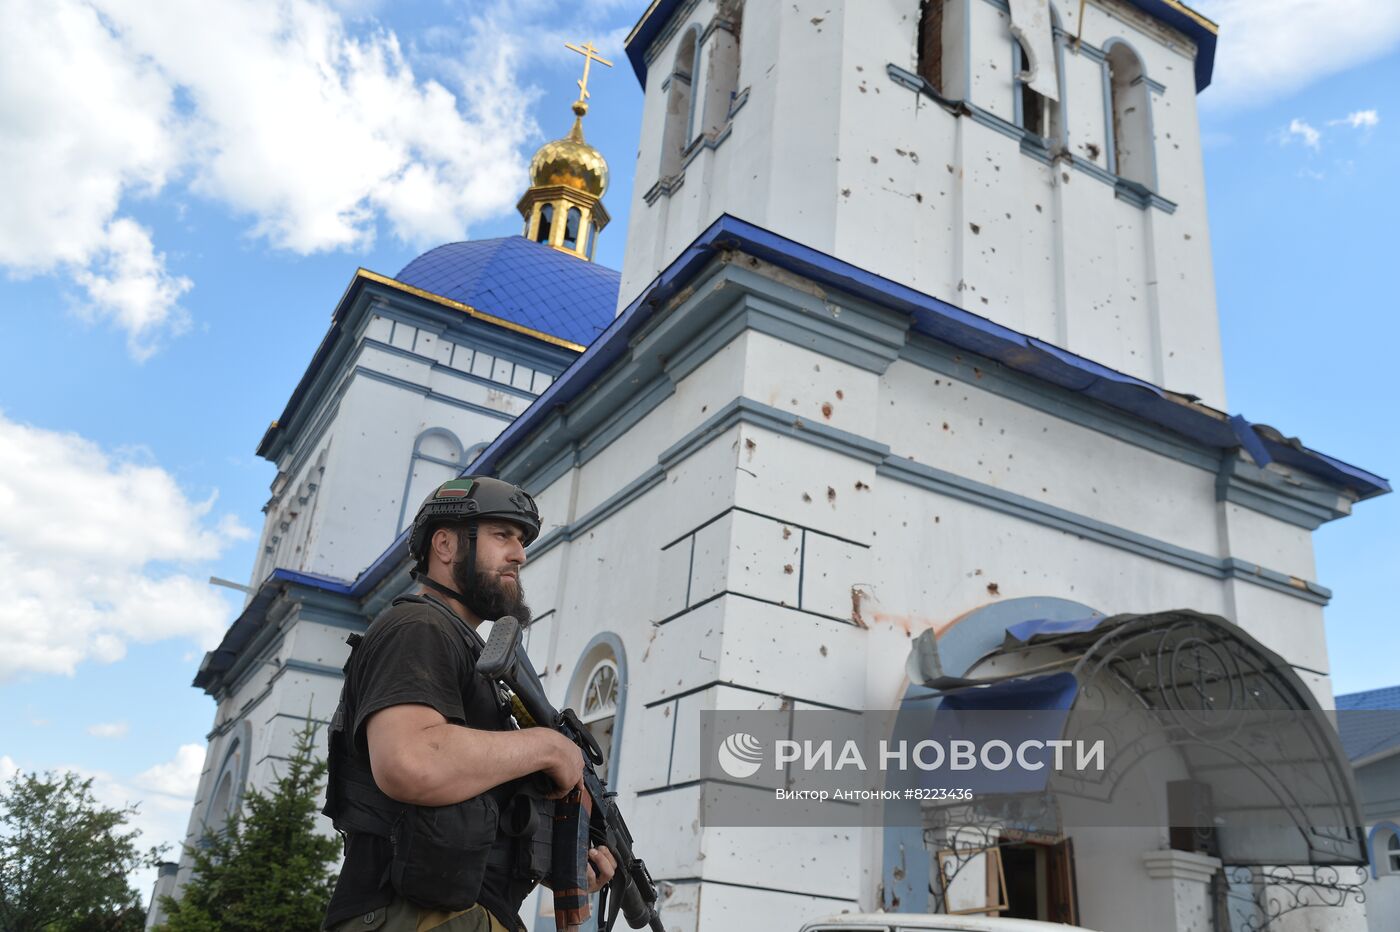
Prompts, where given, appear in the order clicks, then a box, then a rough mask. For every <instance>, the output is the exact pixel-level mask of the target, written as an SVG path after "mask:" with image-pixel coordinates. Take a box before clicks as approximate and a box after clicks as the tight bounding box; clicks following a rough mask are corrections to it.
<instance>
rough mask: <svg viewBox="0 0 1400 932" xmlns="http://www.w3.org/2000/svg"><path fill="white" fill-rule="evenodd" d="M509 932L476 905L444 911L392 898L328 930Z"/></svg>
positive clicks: (341, 931) (362, 931) (493, 917)
mask: <svg viewBox="0 0 1400 932" xmlns="http://www.w3.org/2000/svg"><path fill="white" fill-rule="evenodd" d="M429 930H435V932H511V930H510V929H508V928H506V927H505V926H503V925H501V921H500V920H499V919H497V918H496V917H495V916H493V915H491V913H490V912H488V911H487V909H486V907H485V906H482V905H481V904H479V903H478V904H477V905H476V906H473V907H472V908H471V909H468V910H463V911H462V912H456V913H446V912H443V911H441V910H436V909H419V908H418V907H417V906H414V905H413V904H411V903H409V902H407V901H405V900H395V901H394V902H392V903H390V904H389V905H388V906H382V907H380V908H379V909H376V910H374V911H373V912H368V913H365V914H364V915H363V916H355V917H354V918H353V919H346V920H345V921H344V922H341V923H338V924H336V925H334V926H332V927H331V930H330V932H429Z"/></svg>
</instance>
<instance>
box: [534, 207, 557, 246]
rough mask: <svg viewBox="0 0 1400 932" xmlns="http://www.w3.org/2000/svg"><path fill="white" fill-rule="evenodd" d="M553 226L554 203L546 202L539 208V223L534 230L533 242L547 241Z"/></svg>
mask: <svg viewBox="0 0 1400 932" xmlns="http://www.w3.org/2000/svg"><path fill="white" fill-rule="evenodd" d="M553 227H554V205H553V204H546V205H544V206H543V207H541V208H540V225H539V228H538V229H537V230H535V242H537V243H547V242H549V232H550V230H551V229H553Z"/></svg>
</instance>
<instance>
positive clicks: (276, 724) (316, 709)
mask: <svg viewBox="0 0 1400 932" xmlns="http://www.w3.org/2000/svg"><path fill="white" fill-rule="evenodd" d="M303 608H304V607H303V606H296V605H286V604H284V605H282V606H275V609H281V611H280V612H279V614H281V616H282V617H281V618H280V623H274V624H273V625H272V630H270V631H269V632H268V635H267V636H266V639H265V640H260V641H259V642H258V643H259V644H260V649H258V650H256V651H254V652H252V653H253V661H252V663H251V664H250V666H249V669H248V671H247V673H246V675H244V676H243V677H241V678H240V679H239V680H238V681H237V682H235V683H234V685H233V688H232V690H231V691H229V692H228V693H226V694H225V695H224V696H222V697H221V698H220V700H219V703H218V707H217V709H216V711H215V716H214V727H213V729H212V730H211V731H210V734H209V747H208V750H207V752H206V754H205V759H204V770H203V771H202V772H201V774H200V779H199V789H198V791H197V793H196V796H195V802H194V807H193V809H192V810H191V813H190V822H189V827H188V829H187V830H186V837H185V840H184V842H183V845H184V846H185V847H188V846H193V845H195V844H197V843H198V841H199V839H200V837H201V836H202V835H203V834H204V833H205V831H206V830H207V829H208V828H209V827H211V825H217V824H221V821H220V820H221V819H222V818H223V817H224V816H223V814H221V813H218V812H213V811H211V802H212V801H213V799H214V796H215V794H216V792H217V790H218V784H219V783H220V782H221V780H222V777H223V774H224V772H225V771H228V772H229V773H230V774H231V775H232V778H233V784H232V785H233V787H234V788H235V793H234V795H233V796H232V797H231V803H232V807H233V808H235V809H236V808H237V806H238V805H240V804H241V803H240V801H241V799H242V796H243V794H244V793H245V792H246V787H249V786H251V787H258V788H260V789H262V790H263V791H265V792H266V791H270V790H271V788H272V785H273V784H274V783H275V781H276V778H277V774H278V773H280V772H282V770H281V768H283V767H284V766H285V764H284V762H285V761H286V760H287V758H289V757H290V756H291V754H292V752H293V750H294V749H295V747H296V736H297V733H298V732H299V731H300V730H301V729H302V728H303V727H305V724H306V719H307V717H308V716H310V718H311V721H312V722H313V723H314V724H316V725H317V726H318V729H319V730H318V731H317V734H316V744H317V748H318V752H319V754H320V755H321V756H324V753H325V747H326V728H327V726H328V723H329V722H330V720H331V716H332V715H333V714H334V713H335V707H336V703H337V702H338V701H339V698H340V685H341V678H340V671H341V668H342V667H343V666H344V664H345V660H346V658H347V657H348V656H349V654H350V648H349V647H348V645H346V643H345V636H346V634H348V633H349V632H348V629H347V628H346V627H344V626H343V625H342V624H335V623H329V622H327V621H325V620H320V621H318V620H317V617H316V615H315V610H314V609H313V610H312V611H311V617H307V615H306V614H304V612H303ZM231 753H233V754H236V755H237V756H238V758H239V760H238V761H237V762H236V763H235V762H234V761H232V760H230V754H231ZM322 801H324V792H323V795H322ZM317 828H318V829H319V830H320V831H322V832H324V833H325V834H327V835H330V834H332V833H333V829H332V827H331V824H330V821H329V820H327V819H320V818H318V819H317ZM178 860H179V865H180V869H179V873H178V875H177V880H176V882H177V884H179V885H180V886H183V885H184V884H185V883H186V882H188V880H189V877H190V871H191V868H192V860H191V858H190V857H189V855H188V854H187V853H186V852H185V851H184V850H183V849H182V850H181V852H179V855H178Z"/></svg>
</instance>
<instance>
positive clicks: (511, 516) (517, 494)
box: [408, 476, 540, 566]
mask: <svg viewBox="0 0 1400 932" xmlns="http://www.w3.org/2000/svg"><path fill="white" fill-rule="evenodd" d="M481 518H495V519H497V520H501V521H510V522H512V523H514V524H518V525H520V527H521V529H522V530H524V532H525V541H524V543H525V546H527V547H528V546H530V544H532V543H533V542H534V540H535V538H537V537H539V536H540V511H539V509H538V508H536V507H535V500H534V499H533V498H531V497H530V493H528V492H526V491H525V490H524V489H522V488H520V487H519V486H515V485H511V484H510V483H509V482H503V481H501V480H500V479H493V478H491V477H490V476H463V477H462V478H460V479H449V480H448V481H446V482H444V483H443V484H442V485H440V486H438V487H437V488H436V489H434V490H433V491H432V494H430V495H429V496H428V497H427V498H426V499H424V500H423V504H422V505H421V506H419V508H418V514H417V516H416V517H415V518H414V519H413V534H412V535H411V536H410V537H409V539H408V555H409V557H410V558H411V559H412V560H413V561H414V562H415V563H416V564H418V565H419V566H422V565H423V564H424V563H425V562H426V561H427V558H428V541H429V540H430V539H431V538H432V536H433V531H434V530H435V529H436V528H437V527H438V526H440V525H443V524H459V523H461V522H463V521H475V520H477V519H481ZM473 536H475V535H473Z"/></svg>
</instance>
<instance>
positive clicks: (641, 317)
mask: <svg viewBox="0 0 1400 932" xmlns="http://www.w3.org/2000/svg"><path fill="white" fill-rule="evenodd" d="M728 251H740V252H743V253H746V254H748V255H752V256H754V257H755V258H758V259H762V260H764V261H766V262H769V263H771V264H773V265H776V266H778V267H781V268H783V269H785V270H787V271H789V272H793V273H795V274H798V275H801V276H803V277H805V278H808V279H810V280H812V281H814V282H816V283H818V284H820V285H823V286H826V287H830V288H833V289H835V290H837V291H840V292H844V293H846V294H849V295H851V296H853V297H857V298H862V299H864V300H867V301H870V302H872V303H875V304H878V305H882V306H884V307H889V308H893V309H896V310H901V311H904V312H905V313H908V314H910V315H911V317H912V319H913V323H912V327H911V329H913V330H914V331H916V332H919V333H922V334H925V335H926V336H929V337H932V338H934V339H937V340H940V341H942V342H944V343H947V344H949V345H951V346H955V347H958V348H960V349H964V350H966V351H968V352H972V353H977V354H979V355H982V356H985V357H987V358H989V359H992V360H995V361H997V362H999V363H1001V364H1002V365H1004V366H1006V367H1007V368H1008V369H1012V370H1015V371H1019V372H1024V373H1027V374H1029V375H1031V376H1033V377H1035V378H1038V379H1041V380H1043V381H1046V382H1049V383H1051V384H1054V385H1058V386H1060V387H1062V388H1065V389H1069V390H1071V391H1075V392H1078V393H1080V394H1082V395H1085V396H1087V397H1089V398H1093V399H1095V400H1096V401H1099V402H1101V403H1103V404H1105V405H1108V406H1110V407H1113V408H1116V409H1118V410H1120V411H1124V412H1126V413H1128V414H1131V415H1133V416H1136V417H1140V418H1142V419H1143V420H1145V421H1148V422H1150V423H1153V424H1156V425H1158V426H1160V427H1163V428H1166V429H1168V430H1171V431H1173V432H1175V433H1178V434H1181V435H1183V436H1185V437H1188V438H1191V439H1194V440H1196V441H1198V442H1200V443H1202V444H1204V445H1206V446H1209V447H1214V448H1216V449H1221V450H1233V449H1236V448H1240V447H1243V448H1245V449H1246V450H1248V451H1249V452H1250V454H1251V455H1252V456H1253V457H1254V458H1255V460H1256V462H1260V465H1264V462H1262V461H1260V459H1259V458H1260V456H1261V455H1262V456H1264V457H1266V459H1273V460H1277V461H1279V462H1280V463H1282V464H1284V465H1286V466H1289V467H1291V468H1293V469H1297V470H1299V471H1300V472H1306V473H1309V474H1311V475H1314V476H1317V477H1318V478H1321V479H1323V480H1325V481H1327V482H1331V483H1333V484H1335V485H1338V486H1341V487H1343V488H1345V489H1347V490H1349V491H1351V492H1352V494H1354V495H1355V496H1356V497H1357V500H1364V499H1367V498H1372V497H1374V496H1376V495H1383V494H1385V493H1387V492H1389V491H1390V483H1389V482H1387V481H1386V480H1385V479H1383V478H1381V477H1380V476H1377V475H1375V474H1373V473H1370V472H1367V471H1366V470H1364V469H1360V468H1359V467H1356V466H1352V465H1349V464H1347V463H1344V462H1342V461H1341V460H1338V459H1334V458H1333V457H1330V456H1326V455H1325V454H1322V453H1318V452H1316V451H1314V450H1310V449H1308V448H1307V447H1304V446H1303V445H1302V444H1300V443H1296V442H1291V441H1284V442H1279V441H1278V440H1275V439H1272V436H1266V434H1269V435H1277V432H1276V431H1273V430H1272V429H1267V428H1266V429H1265V430H1264V432H1261V431H1260V429H1259V428H1257V427H1256V426H1255V425H1252V424H1250V423H1249V422H1248V421H1247V420H1245V419H1244V418H1243V417H1240V416H1238V415H1237V416H1234V417H1231V416H1229V415H1227V414H1225V413H1223V412H1220V411H1217V410H1215V409H1214V408H1211V407H1209V406H1207V405H1204V404H1201V403H1200V402H1198V401H1194V400H1192V399H1191V398H1189V397H1187V396H1185V395H1181V394H1178V393H1175V392H1170V391H1167V390H1165V389H1162V388H1160V387H1158V386H1156V385H1153V384H1152V383H1150V382H1144V381H1143V380H1141V379H1137V378H1134V377H1133V376H1130V375H1126V374H1124V373H1122V372H1118V371H1116V370H1114V369H1110V368H1108V367H1107V366H1103V365H1101V364H1099V363H1096V362H1094V361H1093V360H1090V359H1085V358H1084V357H1082V356H1077V355H1075V354H1074V353H1071V352H1069V351H1068V350H1065V349H1062V348H1060V347H1057V346H1052V345H1050V344H1048V343H1045V342H1043V341H1041V340H1037V339H1035V338H1034V337H1029V336H1027V335H1025V334H1023V333H1019V332H1017V331H1015V330H1012V329H1010V328H1009V327H1005V326H1002V325H1001V324H998V323H995V322H993V321H990V320H988V319H986V318H985V317H979V316H978V315H976V314H973V313H971V312H970V311H965V310H963V309H962V308H959V307H957V306H955V305H952V304H948V303H947V302H945V301H940V300H939V299H937V298H934V297H931V296H929V295H926V294H923V293H922V292H919V291H915V290H914V289H912V288H910V287H908V286H906V285H901V284H899V283H897V282H893V281H890V280H889V279H886V278H882V277H880V276H878V275H876V274H874V273H872V272H867V271H865V270H864V269H860V268H857V267H856V266H853V265H851V264H849V263H847V262H843V261H841V260H839V259H835V258H832V257H831V256H828V255H826V254H825V253H822V252H819V251H817V250H815V249H812V248H811V247H809V246H803V245H802V244H800V243H795V242H793V241H792V240H789V239H785V238H784V237H781V236H778V235H777V234H775V233H770V232H769V231H767V230H764V229H763V228H761V227H758V226H755V225H753V224H751V223H748V222H746V221H743V220H739V219H737V218H735V217H731V216H729V215H728V214H724V215H722V216H720V218H719V219H717V220H716V221H715V222H714V223H712V224H711V225H710V226H709V228H708V229H706V230H705V232H704V233H702V234H701V235H700V236H699V237H698V238H697V239H696V240H695V241H694V242H693V243H691V244H690V246H689V247H688V248H687V249H686V250H685V252H683V253H681V255H680V256H679V257H678V258H677V259H676V260H675V261H674V262H672V263H671V264H670V265H669V266H668V267H667V268H666V269H665V270H664V271H663V272H662V273H661V274H660V275H659V276H657V277H656V279H654V280H653V281H652V282H651V284H650V285H648V286H647V287H646V288H645V289H644V290H643V291H642V293H641V294H640V295H639V296H638V297H637V298H636V299H635V300H633V301H632V303H631V304H629V305H628V306H627V308H626V309H625V310H624V311H623V312H622V313H621V314H619V315H618V316H617V318H616V319H615V320H614V321H613V322H612V324H611V325H610V326H609V327H608V329H607V330H605V331H603V333H601V334H600V335H599V336H598V338H597V339H596V340H594V341H593V343H592V344H590V345H589V347H588V349H586V350H585V351H584V352H583V354H582V355H581V356H579V357H578V359H576V360H575V361H574V363H573V364H572V365H571V366H569V368H568V369H566V370H565V371H564V373H563V374H562V375H560V376H559V378H558V379H556V380H555V381H554V382H553V383H552V384H551V385H550V386H549V388H547V389H546V390H545V392H544V394H542V395H540V396H539V397H537V398H536V399H535V401H534V403H532V404H531V405H530V407H528V408H526V409H525V411H524V412H523V413H522V414H521V415H520V416H519V417H518V418H516V419H515V420H514V421H512V422H511V423H510V424H509V425H508V426H507V427H506V429H505V430H503V431H501V433H500V434H499V435H498V436H497V437H496V439H495V440H494V441H492V443H491V445H490V446H489V447H487V449H486V450H485V451H484V452H483V453H482V454H481V455H480V456H478V457H477V459H476V460H475V461H474V462H473V463H472V467H473V471H474V472H477V473H485V474H491V475H494V474H495V473H496V471H497V469H498V468H499V465H500V463H501V462H502V461H503V459H504V458H505V457H506V456H507V455H508V454H510V453H511V452H513V451H514V450H515V449H516V448H517V447H519V446H520V445H521V444H522V443H524V442H525V441H526V440H528V439H529V437H530V436H531V435H532V434H534V433H535V432H536V430H537V429H538V428H539V427H541V426H542V425H543V424H544V423H545V422H546V421H547V420H548V419H549V418H550V417H551V416H552V415H553V414H554V412H555V411H556V410H558V409H560V408H565V407H567V406H568V405H569V404H571V403H572V402H573V401H575V400H576V399H577V398H579V397H580V396H581V395H582V394H583V393H584V392H585V391H587V390H588V388H589V387H590V386H591V385H592V384H593V383H594V382H595V381H596V380H597V379H598V378H599V377H600V376H601V375H602V374H603V373H604V372H606V371H608V370H609V369H611V368H612V366H613V365H614V363H616V362H618V361H619V360H620V359H622V358H623V357H624V356H625V355H626V354H627V353H628V352H630V350H631V338H632V336H633V335H634V334H636V333H637V332H638V331H639V330H640V329H641V328H642V327H643V326H644V325H645V324H646V323H647V322H648V321H649V320H650V318H651V316H652V314H653V312H655V311H656V310H658V309H660V308H662V307H664V306H665V305H666V303H667V302H668V301H669V300H670V299H671V298H672V297H674V296H675V295H676V294H677V293H678V292H680V291H681V290H682V289H683V288H685V287H686V286H687V285H688V284H689V283H690V281H691V280H692V279H693V278H694V277H695V276H696V274H698V273H699V272H700V270H701V269H703V268H704V267H705V266H706V265H708V264H709V263H710V261H711V260H713V259H714V258H715V257H716V256H717V255H720V254H721V253H724V252H728ZM407 559H408V529H405V530H404V531H403V532H402V533H400V534H399V535H398V536H397V537H396V538H394V541H393V543H392V544H390V545H389V547H388V548H387V549H385V550H384V551H383V552H382V553H381V554H380V555H379V556H378V557H377V558H376V559H375V561H374V562H373V563H371V564H370V565H369V566H368V567H367V568H366V569H365V570H364V572H362V573H360V575H359V576H358V577H356V579H355V580H354V581H353V582H346V581H344V580H340V579H332V578H330V577H324V576H317V575H314V574H308V573H297V572H294V571H292V570H285V569H278V570H274V571H273V572H272V574H271V575H269V576H268V578H267V580H266V581H264V582H263V584H262V585H261V586H260V587H259V588H258V592H257V594H256V595H255V596H254V598H253V601H251V602H249V603H248V607H247V608H246V609H245V610H244V612H243V614H242V615H240V616H239V619H238V620H237V621H235V622H234V624H233V626H232V627H231V628H230V629H229V631H228V633H227V634H226V635H225V637H224V642H223V643H222V644H220V645H219V648H217V649H216V650H214V651H211V652H209V654H207V655H206V656H205V663H204V665H202V666H201V667H200V672H199V675H198V676H196V678H195V683H194V685H195V686H198V687H201V688H204V687H205V686H206V684H207V683H208V682H209V681H210V679H211V677H212V675H214V673H217V672H222V671H214V673H211V674H210V675H209V676H206V668H207V667H209V665H210V664H211V663H215V662H216V659H215V658H216V655H218V654H220V653H221V652H223V651H225V650H232V651H237V650H239V649H241V647H242V646H243V644H244V641H246V640H247V639H248V638H249V637H251V630H250V631H249V633H248V634H246V635H240V636H241V637H243V641H239V640H238V639H237V637H235V629H236V628H238V627H239V626H240V625H242V624H244V622H245V620H247V621H248V623H249V624H251V625H252V626H253V627H254V628H255V627H256V626H257V625H258V624H260V622H258V621H256V620H255V619H254V618H253V617H252V615H251V614H250V613H253V614H256V613H257V612H260V611H265V610H266V608H267V606H268V605H269V604H270V603H271V601H272V598H273V597H274V596H275V594H276V592H277V591H279V589H280V587H281V586H283V585H286V584H294V585H301V586H306V587H309V588H315V589H320V590H322V591H325V592H328V593H331V594H335V595H340V596H344V597H346V598H349V599H353V600H355V601H357V602H363V601H364V600H365V599H366V598H368V597H369V596H370V595H371V594H372V593H373V592H374V590H375V589H376V588H377V587H379V586H380V585H381V584H383V583H384V582H385V580H387V579H389V578H391V576H392V574H393V573H394V571H395V570H396V569H398V568H400V567H401V566H403V564H404V563H405V562H406V561H407ZM258 606H260V608H259V607H258ZM230 663H231V661H230ZM228 665H229V664H228V663H226V664H225V665H224V667H223V669H227V668H228Z"/></svg>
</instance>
